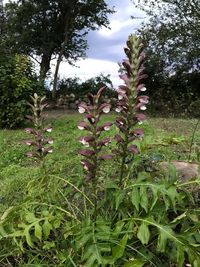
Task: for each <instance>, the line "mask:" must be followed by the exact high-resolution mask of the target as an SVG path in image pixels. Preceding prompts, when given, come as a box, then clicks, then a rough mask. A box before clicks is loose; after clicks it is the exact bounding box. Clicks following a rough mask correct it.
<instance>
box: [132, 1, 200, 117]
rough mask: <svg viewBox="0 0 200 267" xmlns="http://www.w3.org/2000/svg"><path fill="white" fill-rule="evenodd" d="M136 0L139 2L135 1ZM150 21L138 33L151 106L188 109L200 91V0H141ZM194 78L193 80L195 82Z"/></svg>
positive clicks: (163, 108) (199, 94) (140, 3)
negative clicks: (145, 55) (141, 43)
mask: <svg viewBox="0 0 200 267" xmlns="http://www.w3.org/2000/svg"><path fill="white" fill-rule="evenodd" d="M134 2H135V3H136V1H134ZM137 4H138V7H140V8H141V9H142V10H143V11H145V12H146V14H147V16H148V20H146V22H145V23H143V24H142V27H141V28H140V29H139V31H138V34H139V35H140V36H141V38H142V39H144V41H145V43H146V54H147V61H146V64H145V67H146V68H147V72H148V74H149V79H148V82H147V86H148V89H149V94H150V95H151V100H152V101H151V103H152V104H153V105H152V107H153V109H155V107H157V108H156V109H157V110H159V111H160V109H162V110H163V111H165V113H166V108H170V111H177V112H179V111H181V110H184V111H186V112H187V111H188V110H189V109H190V106H191V105H192V103H193V102H194V100H195V99H196V98H198V97H199V96H200V92H198V90H196V87H197V86H196V85H197V84H199V82H198V79H200V58H199V54H200V36H199V30H200V2H199V1H197V0H192V1H190V0H160V1H153V0H138V1H137ZM192 81H193V82H192Z"/></svg>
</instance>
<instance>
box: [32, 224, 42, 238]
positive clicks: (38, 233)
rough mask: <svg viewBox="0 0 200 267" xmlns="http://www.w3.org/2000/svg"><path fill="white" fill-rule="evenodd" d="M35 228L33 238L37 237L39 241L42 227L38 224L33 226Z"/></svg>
mask: <svg viewBox="0 0 200 267" xmlns="http://www.w3.org/2000/svg"><path fill="white" fill-rule="evenodd" d="M34 227H35V231H34V234H35V237H37V238H38V239H39V240H40V241H41V240H42V227H41V226H40V224H39V222H38V223H36V224H35V225H34Z"/></svg>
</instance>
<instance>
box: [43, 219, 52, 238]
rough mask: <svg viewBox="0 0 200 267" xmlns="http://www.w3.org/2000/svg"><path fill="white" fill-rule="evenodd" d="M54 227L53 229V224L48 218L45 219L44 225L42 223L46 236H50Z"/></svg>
mask: <svg viewBox="0 0 200 267" xmlns="http://www.w3.org/2000/svg"><path fill="white" fill-rule="evenodd" d="M52 229H53V226H52V225H51V224H50V223H49V221H48V220H45V221H44V223H43V225H42V230H43V233H44V237H45V238H48V237H49V235H50V232H51V230H52Z"/></svg>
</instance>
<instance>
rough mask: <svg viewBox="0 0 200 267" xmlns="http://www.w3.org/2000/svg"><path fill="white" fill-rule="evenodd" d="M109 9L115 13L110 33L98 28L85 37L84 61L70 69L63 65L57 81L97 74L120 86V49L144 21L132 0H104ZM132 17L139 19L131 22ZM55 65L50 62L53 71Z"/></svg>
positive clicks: (121, 53)
mask: <svg viewBox="0 0 200 267" xmlns="http://www.w3.org/2000/svg"><path fill="white" fill-rule="evenodd" d="M106 2H107V3H108V5H109V6H110V7H112V6H114V7H115V10H116V13H114V14H112V15H110V16H109V20H110V28H111V29H110V30H109V29H107V28H101V29H100V30H98V31H92V32H90V33H89V34H88V37H87V41H88V46H89V49H88V50H87V58H86V59H85V60H80V61H78V62H77V63H76V66H77V67H71V66H70V65H68V64H67V63H65V62H63V63H61V66H60V78H63V77H66V78H67V77H75V76H77V77H79V78H80V79H81V80H83V81H84V80H86V79H88V78H91V77H95V76H97V75H99V74H100V73H102V74H104V75H107V74H110V75H111V80H112V82H113V85H114V86H117V85H118V84H119V83H120V79H119V78H118V70H119V66H118V62H121V61H122V60H123V59H124V58H125V55H124V52H123V48H124V47H125V43H126V40H127V38H128V35H129V34H130V33H133V32H135V31H136V30H137V29H138V28H139V26H140V24H141V22H142V21H143V20H144V14H143V13H142V11H140V10H138V9H136V7H135V6H134V4H133V2H131V0H107V1H106ZM131 16H135V17H141V19H137V20H136V19H134V20H133V19H131ZM54 65H55V63H54V62H53V63H52V71H53V69H54Z"/></svg>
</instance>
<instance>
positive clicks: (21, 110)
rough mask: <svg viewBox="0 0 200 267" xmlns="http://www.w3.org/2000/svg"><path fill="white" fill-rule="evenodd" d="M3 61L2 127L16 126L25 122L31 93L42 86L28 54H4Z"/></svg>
mask: <svg viewBox="0 0 200 267" xmlns="http://www.w3.org/2000/svg"><path fill="white" fill-rule="evenodd" d="M1 61H2V62H1V66H0V89H1V94H0V103H1V105H0V128H16V127H19V126H22V125H23V123H24V118H25V115H26V114H27V111H28V106H27V104H26V101H27V100H28V99H29V97H30V94H33V92H35V91H38V90H41V88H42V87H41V86H39V82H38V81H37V77H36V75H35V74H34V73H33V69H32V64H31V62H30V60H29V58H28V57H27V56H24V55H15V56H4V58H2V57H1Z"/></svg>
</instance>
